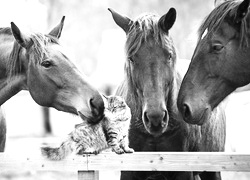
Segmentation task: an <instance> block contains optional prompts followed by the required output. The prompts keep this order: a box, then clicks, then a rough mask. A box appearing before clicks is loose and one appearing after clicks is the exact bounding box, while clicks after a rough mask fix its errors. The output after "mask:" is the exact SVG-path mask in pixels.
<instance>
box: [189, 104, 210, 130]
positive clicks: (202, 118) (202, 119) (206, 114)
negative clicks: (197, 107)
mask: <svg viewBox="0 0 250 180" xmlns="http://www.w3.org/2000/svg"><path fill="white" fill-rule="evenodd" d="M211 114H212V111H211V108H206V109H204V110H203V111H202V113H200V114H198V115H197V116H196V117H193V118H192V119H188V120H187V119H184V121H185V122H187V123H189V124H196V125H200V126H201V125H203V124H205V123H206V122H208V121H209V119H210V117H211Z"/></svg>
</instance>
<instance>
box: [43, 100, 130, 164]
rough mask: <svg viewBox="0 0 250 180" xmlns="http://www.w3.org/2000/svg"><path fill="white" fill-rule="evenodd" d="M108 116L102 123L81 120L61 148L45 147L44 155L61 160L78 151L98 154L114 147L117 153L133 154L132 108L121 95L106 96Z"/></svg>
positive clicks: (105, 112) (106, 115) (106, 114)
mask: <svg viewBox="0 0 250 180" xmlns="http://www.w3.org/2000/svg"><path fill="white" fill-rule="evenodd" d="M103 97H104V98H103V99H104V103H105V111H104V114H105V116H104V118H103V120H101V121H100V122H99V123H98V124H87V123H81V124H78V125H76V126H75V130H74V131H73V132H71V133H70V134H69V136H68V137H67V139H66V140H65V141H64V142H63V143H62V144H61V146H60V147H58V148H52V147H42V148H41V150H42V154H43V156H46V157H47V158H49V159H51V160H61V159H64V158H65V157H66V156H67V155H69V154H71V153H72V152H74V153H75V154H86V153H94V154H98V153H100V151H102V150H105V149H108V148H110V147H111V148H112V150H113V151H114V152H116V153H117V154H122V153H132V152H134V150H133V149H131V148H129V147H128V129H129V124H130V119H131V111H130V108H129V107H128V106H127V104H126V103H125V101H124V100H123V99H122V98H121V97H119V96H108V97H107V96H103Z"/></svg>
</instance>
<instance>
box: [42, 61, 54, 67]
mask: <svg viewBox="0 0 250 180" xmlns="http://www.w3.org/2000/svg"><path fill="white" fill-rule="evenodd" d="M41 65H42V66H43V67H45V68H49V67H50V66H52V63H51V62H50V61H43V62H42V63H41Z"/></svg>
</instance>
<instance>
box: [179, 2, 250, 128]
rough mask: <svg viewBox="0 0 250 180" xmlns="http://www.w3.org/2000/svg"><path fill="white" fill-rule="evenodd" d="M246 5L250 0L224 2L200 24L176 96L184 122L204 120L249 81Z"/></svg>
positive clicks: (194, 122)
mask: <svg viewBox="0 0 250 180" xmlns="http://www.w3.org/2000/svg"><path fill="white" fill-rule="evenodd" d="M248 8H249V0H244V1H225V2H223V3H221V4H220V5H218V6H217V7H216V8H215V9H214V10H213V11H212V12H211V13H210V14H209V15H208V17H207V18H206V19H205V20H204V22H203V24H202V25H201V26H200V29H199V39H198V43H197V46H196V49H195V51H194V54H193V57H192V60H191V64H190V66H189V68H188V71H187V73H186V75H185V77H184V79H183V82H182V85H181V88H180V91H179V96H178V108H179V109H180V111H181V113H182V116H183V118H184V120H185V121H186V122H188V123H192V124H200V125H201V124H203V123H204V122H207V120H208V119H209V118H210V116H211V112H212V111H213V109H214V108H215V107H217V105H218V104H219V103H220V102H221V101H223V99H225V98H226V97H227V96H228V95H229V94H230V93H231V92H233V91H234V90H235V89H236V88H237V87H241V86H244V85H246V84H248V83H250V79H249V77H250V61H249V57H250V51H249V36H248V32H249V29H248V28H249V23H248V22H249V18H250V17H249V13H248V11H249V10H248Z"/></svg>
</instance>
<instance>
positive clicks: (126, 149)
mask: <svg viewBox="0 0 250 180" xmlns="http://www.w3.org/2000/svg"><path fill="white" fill-rule="evenodd" d="M123 150H124V152H125V153H133V152H135V151H134V149H132V148H130V147H124V148H123Z"/></svg>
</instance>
